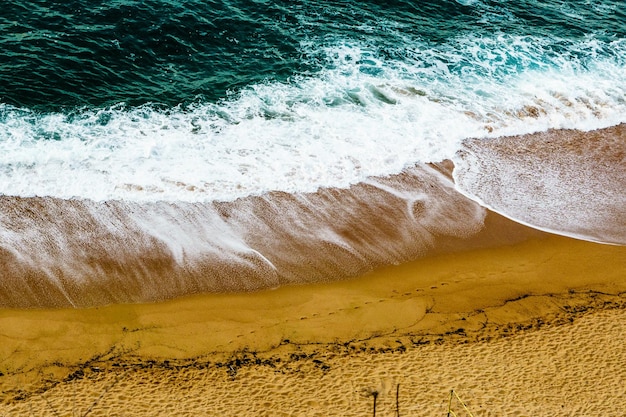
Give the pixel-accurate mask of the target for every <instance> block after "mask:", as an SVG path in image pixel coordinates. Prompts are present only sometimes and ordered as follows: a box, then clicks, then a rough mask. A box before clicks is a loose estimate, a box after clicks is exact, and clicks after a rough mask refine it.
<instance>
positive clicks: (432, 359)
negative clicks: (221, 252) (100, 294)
mask: <svg viewBox="0 0 626 417" xmlns="http://www.w3.org/2000/svg"><path fill="white" fill-rule="evenodd" d="M624 307H626V247H619V246H608V245H599V244H594V243H589V242H582V241H576V240H572V239H568V238H563V237H557V236H550V235H542V236H541V237H539V238H536V239H533V240H529V241H526V242H523V243H519V244H516V245H512V246H502V247H498V248H492V249H480V250H474V251H469V252H465V253H460V254H453V255H441V256H438V257H433V258H429V259H424V260H420V261H415V262H412V263H408V264H403V265H400V266H397V267H389V268H385V269H383V270H379V271H376V272H375V273H372V274H370V275H368V276H365V277H361V278H359V279H355V280H351V281H345V282H336V283H332V284H324V285H310V286H301V287H285V288H280V289H277V290H274V291H264V292H259V293H253V294H231V295H203V296H196V297H190V298H185V299H180V300H175V301H170V302H165V303H159V304H149V305H114V306H108V307H103V308H94V309H85V310H30V311H25V310H0V372H1V373H2V376H0V392H1V393H2V394H1V397H0V400H1V401H0V416H21V415H26V416H28V415H35V416H41V415H51V416H84V415H89V416H157V415H158V416H162V415H165V416H168V415H172V416H185V415H189V416H191V415H194V416H197V415H207V416H210V415H233V416H234V415H237V416H259V415H268V416H292V415H294V416H295V415H301V416H314V415H320V416H366V415H370V414H372V413H373V400H374V396H373V393H378V394H377V399H376V400H377V404H376V406H377V415H389V416H391V415H396V414H395V413H396V390H397V389H398V386H399V390H400V392H399V393H400V395H399V406H400V415H402V416H420V415H424V416H425V415H443V414H445V412H446V411H447V400H448V392H449V390H450V389H451V388H453V389H455V390H456V391H457V392H458V393H459V395H460V396H461V397H462V398H463V399H465V400H466V401H467V403H468V406H469V408H470V410H472V411H473V412H474V415H476V416H479V415H480V416H489V415H494V416H495V415H517V416H522V415H528V416H531V415H532V416H543V415H545V416H554V415H579V416H585V415H588V416H599V415H611V416H622V415H626V392H625V390H626V371H625V369H626V348H625V347H624V344H623V341H624V340H625V336H626V309H624ZM504 336H509V337H504ZM455 407H456V411H460V409H459V405H458V404H455ZM460 414H461V415H462V413H460Z"/></svg>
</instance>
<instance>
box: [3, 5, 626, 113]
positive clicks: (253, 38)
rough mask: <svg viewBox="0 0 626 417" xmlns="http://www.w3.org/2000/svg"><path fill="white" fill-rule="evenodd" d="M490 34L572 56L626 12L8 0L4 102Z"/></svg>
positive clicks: (187, 82) (292, 67) (67, 102)
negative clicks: (540, 42) (332, 52)
mask: <svg viewBox="0 0 626 417" xmlns="http://www.w3.org/2000/svg"><path fill="white" fill-rule="evenodd" d="M495 34H504V35H507V36H529V37H534V38H538V39H550V40H551V42H550V44H549V45H546V46H545V50H544V53H545V54H546V55H550V54H557V55H558V54H561V53H568V54H574V55H575V54H576V52H572V51H568V47H569V46H570V45H571V43H576V42H578V41H580V40H581V39H584V38H585V37H593V38H594V39H596V40H598V41H601V42H611V41H612V40H618V39H623V38H624V37H625V35H626V14H625V13H624V7H623V4H622V2H621V1H618V0H608V1H601V2H595V1H594V2H591V1H573V2H571V1H557V0H550V1H547V0H539V1H537V0H532V1H530V0H525V1H479V0H475V1H471V0H465V1H463V2H456V1H453V0H437V1H428V2H415V1H388V2H384V3H383V4H381V3H380V2H374V1H354V2H353V1H351V2H344V1H331V2H329V1H311V0H307V1H291V0H290V1H277V2H274V1H272V2H270V1H252V0H234V1H233V0H228V1H199V0H189V1H174V0H158V1H156V0H150V1H132V0H121V1H119V0H118V1H98V0H81V1H64V2H52V1H41V0H40V1H34V0H33V1H27V2H24V1H19V0H6V1H4V2H3V4H2V10H1V11H0V47H1V48H2V55H1V57H0V102H2V103H6V104H10V105H12V106H16V107H25V108H35V109H38V110H41V111H49V110H55V109H59V108H61V107H64V108H67V107H70V108H72V107H76V106H91V107H102V106H109V105H112V104H117V103H121V102H123V103H126V104H127V105H130V106H137V105H141V104H143V103H148V102H151V103H159V104H162V105H164V106H173V105H177V104H179V103H191V102H196V101H208V102H214V101H216V100H219V99H222V98H224V97H226V96H227V95H228V94H229V92H230V93H236V92H238V91H240V90H241V89H243V88H246V86H249V85H254V84H258V83H262V82H266V81H278V82H286V81H288V80H289V79H290V78H291V77H294V76H315V75H316V74H317V73H319V71H320V70H322V69H323V68H325V67H328V66H332V65H333V63H332V62H331V60H329V59H328V58H329V57H328V56H327V54H326V53H325V52H323V51H322V50H323V49H324V48H328V47H331V48H332V47H333V46H337V45H340V44H346V43H347V44H352V45H355V44H358V45H360V46H362V47H364V48H367V49H368V50H369V51H370V52H371V53H372V54H374V55H375V56H376V57H377V58H379V59H381V60H383V61H389V62H394V61H398V60H399V61H403V60H409V61H412V60H413V59H414V57H415V53H419V52H420V50H423V49H424V48H431V49H437V47H438V45H442V44H446V43H450V42H451V41H454V40H455V39H463V38H466V37H468V36H469V37H473V38H477V39H480V38H482V37H493V36H494V35H495ZM605 49H606V48H605ZM609 49H610V48H609ZM609 49H607V50H601V51H600V54H603V53H606V54H609V55H610V54H611V53H613V52H612V51H611V50H609ZM584 53H585V52H584V51H579V52H578V54H579V55H580V54H584ZM574 58H580V56H579V57H574ZM448 64H450V65H451V69H452V70H455V71H463V66H462V65H456V64H458V63H454V62H449V63H448ZM506 64H507V65H511V66H513V67H515V66H520V65H524V63H523V62H514V60H512V61H511V62H507V63H506ZM363 70H364V71H368V70H369V71H372V72H374V73H375V72H376V71H377V69H376V68H367V63H364V65H363ZM378 70H380V69H378Z"/></svg>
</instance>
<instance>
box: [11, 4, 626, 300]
mask: <svg viewBox="0 0 626 417" xmlns="http://www.w3.org/2000/svg"><path fill="white" fill-rule="evenodd" d="M3 7H4V12H3V14H2V16H1V17H0V27H2V31H1V32H0V42H1V43H2V46H3V56H4V58H3V61H2V63H1V68H2V71H1V72H0V85H2V87H1V89H0V207H1V210H0V261H1V262H2V265H3V268H2V272H1V274H2V277H1V278H2V279H1V287H2V289H1V291H2V293H1V294H0V303H2V305H4V306H21V307H29V306H30V307H36V306H39V307H42V306H95V305H102V304H108V303H112V302H142V301H154V300H163V299H169V298H172V297H176V296H179V295H185V294H191V293H198V292H206V291H246V290H253V289H260V288H272V287H276V286H280V285H284V284H287V283H307V282H314V281H332V280H336V279H342V278H348V277H354V276H358V275H362V274H364V273H366V272H368V271H370V270H372V269H374V268H377V267H381V266H385V265H390V264H396V263H401V262H406V261H409V260H413V259H416V258H419V257H423V256H427V255H428V254H432V253H442V252H447V251H458V250H464V249H467V248H470V247H472V243H471V242H470V241H471V239H472V236H474V235H476V234H477V233H479V232H480V230H481V229H482V228H483V219H484V218H485V216H486V213H487V211H486V209H491V210H494V211H496V212H498V213H500V214H502V215H504V216H506V217H509V218H510V219H512V220H513V221H515V222H520V223H522V224H524V225H527V226H530V227H531V228H537V229H541V230H546V231H550V232H553V233H557V234H563V235H566V236H573V237H576V238H580V239H587V240H592V241H598V242H605V243H613V244H624V243H626V237H625V233H626V232H625V230H626V220H625V219H626V214H625V212H626V200H625V199H626V197H625V193H624V191H623V190H624V181H625V180H624V178H626V175H624V174H625V173H626V171H625V166H626V165H625V164H624V155H625V147H626V145H625V143H626V140H625V139H624V137H625V136H624V125H622V123H625V122H626V98H625V97H626V61H625V59H626V58H625V57H626V38H625V34H626V27H625V26H624V23H623V22H624V20H625V18H626V16H625V15H624V14H623V13H624V12H623V10H622V8H621V7H620V3H619V2H617V1H604V2H601V3H598V2H578V3H575V4H571V3H565V2H546V1H537V0H529V1H522V2H504V3H503V2H491V1H481V0H476V1H469V2H467V1H464V2H454V1H437V2H434V3H433V2H431V3H428V4H416V3H414V2H407V1H394V2H391V3H386V4H385V5H384V6H381V5H378V4H377V3H375V2H367V1H366V2H352V3H349V4H344V3H336V2H330V3H329V2H321V3H320V2H315V1H298V2H285V3H280V2H278V3H268V2H257V1H255V2H249V1H227V2H218V3H214V2H200V1H190V2H176V1H170V2H157V1H150V2H143V3H141V4H138V3H135V2H130V1H128V2H126V1H121V2H116V3H114V4H111V3H107V2H80V1H79V2H71V3H63V4H54V5H50V4H46V3H45V2H36V3H35V4H34V5H33V6H32V7H25V6H24V5H23V4H22V3H20V2H13V1H10V2H8V3H7V4H6V5H5V6H3ZM452 177H453V178H454V180H452ZM466 240H467V242H466V243H463V241H466ZM503 241H506V238H505V237H503ZM494 244H498V243H494ZM464 245H465V246H467V247H466V248H464Z"/></svg>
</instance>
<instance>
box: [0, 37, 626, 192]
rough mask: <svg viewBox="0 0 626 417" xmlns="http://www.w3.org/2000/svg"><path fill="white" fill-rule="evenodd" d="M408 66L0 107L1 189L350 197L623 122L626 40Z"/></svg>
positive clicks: (475, 42)
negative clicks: (484, 151)
mask: <svg viewBox="0 0 626 417" xmlns="http://www.w3.org/2000/svg"><path fill="white" fill-rule="evenodd" d="M413 45H414V47H413V48H412V49H411V50H407V53H406V56H405V57H403V59H401V60H392V59H386V60H385V59H382V58H380V56H379V54H378V53H377V52H376V51H375V50H373V49H372V48H367V47H365V46H358V45H348V44H339V45H333V46H330V47H328V48H327V49H326V50H325V53H326V56H327V60H328V62H327V66H326V69H325V70H322V71H320V72H319V73H318V74H316V75H315V76H310V77H295V78H294V79H292V80H291V81H290V82H287V83H278V82H267V83H264V84H257V85H253V86H250V87H249V88H247V89H244V90H242V91H240V92H237V93H234V94H233V95H232V96H230V97H228V98H226V99H224V100H223V101H221V102H219V103H199V104H195V105H191V106H186V107H182V106H179V107H174V108H171V109H167V110H163V109H159V108H156V107H153V106H149V105H146V106H143V107H138V108H126V107H124V106H123V105H119V106H115V107H111V108H106V109H83V110H77V111H75V112H73V113H68V114H62V113H47V114H40V113H36V112H34V111H30V110H27V109H17V108H14V107H11V106H8V105H4V104H0V194H5V195H16V196H55V197H61V198H86V199H92V200H97V201H100V200H111V199H120V200H136V201H157V200H165V201H212V200H221V201H229V200H234V199H236V198H239V197H243V196H247V195H252V194H261V193H263V192H266V191H269V190H281V191H290V192H293V191H314V190H316V189H318V188H319V187H322V186H337V187H345V186H347V185H349V184H352V183H355V182H358V181H362V180H363V179H365V178H367V177H368V176H373V175H385V174H390V173H396V172H399V171H400V170H402V169H403V168H404V167H406V166H410V165H413V164H415V163H417V162H431V161H440V160H443V159H446V158H450V157H452V156H453V155H454V153H455V152H456V151H457V150H458V148H459V144H460V142H461V141H462V140H463V139H465V138H468V137H494V136H502V135H514V134H523V133H531V132H536V131H541V130H546V129H549V128H578V129H583V130H590V129H595V128H600V127H606V126H611V125H615V124H618V123H622V122H626V99H625V97H626V87H624V86H626V66H625V65H624V62H623V56H625V55H624V54H625V52H626V43H625V42H620V41H616V42H613V43H606V42H601V41H598V40H596V39H594V38H589V39H586V40H584V41H582V42H579V43H578V44H575V45H574V44H569V45H557V46H558V47H559V48H561V49H562V50H561V51H560V52H559V53H557V52H556V50H557V49H558V48H557V46H555V43H554V42H553V41H551V40H546V39H536V38H531V37H517V38H516V37H510V36H494V37H493V38H480V39H467V38H465V39H456V40H454V41H451V42H450V43H449V44H446V45H443V46H436V47H433V46H432V45H426V44H419V43H415V42H414V43H413Z"/></svg>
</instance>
